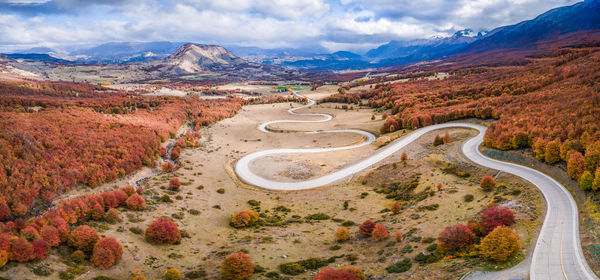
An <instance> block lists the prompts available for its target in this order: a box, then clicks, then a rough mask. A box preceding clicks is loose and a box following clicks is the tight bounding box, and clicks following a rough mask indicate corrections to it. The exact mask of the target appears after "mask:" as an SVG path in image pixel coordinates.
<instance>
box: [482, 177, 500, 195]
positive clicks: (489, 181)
mask: <svg viewBox="0 0 600 280" xmlns="http://www.w3.org/2000/svg"><path fill="white" fill-rule="evenodd" d="M480 186H481V188H482V189H484V190H486V191H491V190H492V189H494V186H496V180H494V177H492V176H489V175H486V176H483V177H482V178H481V183H480Z"/></svg>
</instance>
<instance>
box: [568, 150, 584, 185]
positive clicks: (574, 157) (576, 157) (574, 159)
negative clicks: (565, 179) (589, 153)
mask: <svg viewBox="0 0 600 280" xmlns="http://www.w3.org/2000/svg"><path fill="white" fill-rule="evenodd" d="M583 166H584V158H583V155H582V154H581V153H580V152H577V151H575V152H571V153H570V154H569V158H568V160H567V173H568V174H569V177H571V179H574V180H577V179H579V177H580V176H581V174H582V173H583Z"/></svg>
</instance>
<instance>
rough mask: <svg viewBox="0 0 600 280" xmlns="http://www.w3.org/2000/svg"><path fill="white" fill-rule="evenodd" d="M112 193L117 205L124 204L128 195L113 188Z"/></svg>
mask: <svg viewBox="0 0 600 280" xmlns="http://www.w3.org/2000/svg"><path fill="white" fill-rule="evenodd" d="M113 193H114V194H115V198H116V199H117V202H118V203H119V206H123V205H125V201H127V197H129V195H128V194H127V193H125V191H123V190H114V191H113Z"/></svg>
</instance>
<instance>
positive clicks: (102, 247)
mask: <svg viewBox="0 0 600 280" xmlns="http://www.w3.org/2000/svg"><path fill="white" fill-rule="evenodd" d="M122 256H123V247H122V246H121V244H119V242H118V241H117V240H116V239H115V238H114V237H104V238H102V239H100V240H99V241H98V242H97V243H96V245H94V252H93V254H92V259H91V261H92V263H93V264H94V265H95V266H97V267H100V268H108V267H111V266H112V265H113V264H114V263H115V262H116V261H118V260H120V259H121V257H122Z"/></svg>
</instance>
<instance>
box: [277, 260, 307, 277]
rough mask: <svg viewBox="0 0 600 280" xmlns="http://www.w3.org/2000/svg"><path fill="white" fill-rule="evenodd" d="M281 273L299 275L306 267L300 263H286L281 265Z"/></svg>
mask: <svg viewBox="0 0 600 280" xmlns="http://www.w3.org/2000/svg"><path fill="white" fill-rule="evenodd" d="M279 270H281V273H283V274H288V275H298V274H301V273H303V272H304V268H303V267H302V266H301V265H300V264H299V263H284V264H280V265H279Z"/></svg>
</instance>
